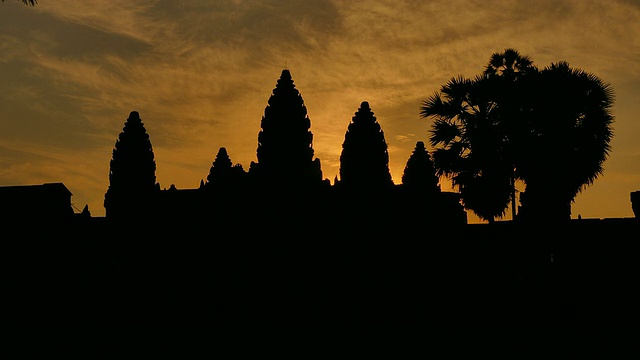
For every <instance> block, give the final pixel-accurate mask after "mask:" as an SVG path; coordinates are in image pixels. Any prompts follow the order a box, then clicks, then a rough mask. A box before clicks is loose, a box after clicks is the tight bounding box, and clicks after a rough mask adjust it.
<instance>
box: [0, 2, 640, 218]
mask: <svg viewBox="0 0 640 360" xmlns="http://www.w3.org/2000/svg"><path fill="white" fill-rule="evenodd" d="M506 48H514V49H516V50H518V51H519V52H520V54H522V55H526V56H529V57H531V58H532V59H533V61H534V64H535V65H537V66H538V67H540V68H542V67H545V66H547V65H550V64H551V63H555V62H559V61H567V62H568V63H569V65H570V66H571V67H573V68H580V69H582V70H585V71H588V72H590V73H593V74H595V75H596V76H598V77H599V78H600V79H602V80H603V81H604V82H607V83H609V84H611V86H612V88H613V90H614V91H615V103H614V107H613V115H614V117H615V121H614V124H613V128H614V136H613V139H612V142H611V146H612V151H611V154H610V156H609V159H608V160H607V161H606V162H605V163H604V169H605V171H604V174H603V175H602V176H600V177H599V178H598V179H597V180H596V181H595V183H594V184H593V185H591V186H589V187H587V188H586V189H585V190H584V191H583V192H582V193H581V194H579V195H578V196H577V197H576V200H575V203H574V204H573V206H572V217H573V218H576V217H577V216H578V214H580V215H581V216H582V217H583V218H617V217H632V216H633V212H632V210H631V203H630V200H629V194H630V192H631V191H635V190H640V141H638V137H639V136H640V117H639V115H638V114H640V1H637V0H607V1H595V0H567V1H556V0H541V1H536V2H530V1H518V0H510V1H495V0H488V1H461V0H447V1H429V2H426V1H425V2H420V1H412V0H389V1H383V0H368V1H367V0H364V1H320V0H304V1H303V0H298V1H294V0H282V1H259V0H253V1H252V0H219V1H196V0H187V1H179V2H177V1H156V0H148V1H136V2H131V1H124V0H122V1H112V0H94V1H84V2H83V1H80V2H78V1H72V0H56V1H53V0H39V1H38V4H37V5H36V6H33V7H32V6H26V5H24V4H23V3H22V2H20V1H11V0H8V1H5V2H0V79H1V81H0V88H1V91H0V94H1V95H0V186H10V185H31V184H42V183H48V182H62V183H64V184H65V185H66V186H67V188H69V190H70V191H71V192H72V193H73V196H72V202H73V204H74V206H75V207H76V208H77V209H79V210H81V209H82V208H83V207H84V205H85V204H88V205H89V210H90V211H91V213H92V215H93V216H104V206H103V200H104V194H105V192H106V190H107V188H108V186H109V178H108V175H109V161H110V160H111V155H112V151H113V148H114V145H115V141H116V140H117V138H118V135H119V134H120V132H121V131H122V128H123V126H124V123H125V121H126V119H127V117H128V115H129V113H130V112H131V111H134V110H135V111H138V112H139V113H140V117H141V118H142V121H143V123H144V125H145V128H146V129H147V132H148V134H149V136H150V138H151V143H152V145H153V150H154V153H155V160H156V164H157V171H156V177H157V182H158V183H159V184H160V187H161V188H169V187H170V186H171V185H172V184H173V185H175V186H176V187H177V188H179V189H183V188H184V189H188V188H197V187H198V186H199V184H200V181H201V180H203V179H206V176H207V174H208V173H209V169H210V167H211V164H212V162H213V160H214V159H215V155H216V154H217V152H218V150H219V148H220V147H226V148H227V151H228V153H229V156H230V158H231V161H232V162H233V163H239V164H242V166H243V167H244V168H245V170H248V168H249V165H250V163H251V161H256V148H257V136H258V132H259V131H260V120H261V118H262V115H263V114H264V109H265V107H266V105H267V100H268V99H269V96H270V95H271V92H272V90H273V88H274V87H275V85H276V81H277V80H278V78H279V76H280V73H281V71H282V70H283V69H284V68H285V67H286V68H288V69H289V70H290V71H291V75H292V77H293V81H294V84H295V85H296V88H297V89H298V90H299V91H300V93H301V95H302V98H303V100H304V102H305V105H306V107H307V110H308V115H309V118H310V120H311V131H312V133H313V135H314V143H313V147H314V150H315V157H316V158H319V159H320V161H321V164H322V171H323V177H324V178H328V179H330V180H331V181H332V182H333V179H334V178H335V177H336V176H337V175H339V157H340V152H341V151H342V142H343V141H344V135H345V132H346V130H347V126H348V124H349V122H350V121H351V118H352V116H353V115H354V113H355V112H356V111H357V110H358V107H359V105H360V103H361V102H362V101H368V102H369V103H370V105H371V109H372V111H373V112H374V114H375V116H376V117H377V119H378V122H379V123H380V125H381V126H382V129H383V131H384V133H385V138H386V141H387V143H388V146H389V156H390V169H391V173H392V176H393V180H394V182H395V183H400V182H401V177H402V172H403V170H404V166H405V165H406V161H407V159H408V158H409V156H410V155H411V152H412V151H413V149H414V147H415V144H416V142H417V141H424V142H425V144H427V145H428V131H429V129H430V122H429V121H428V120H426V119H422V118H420V115H419V113H420V105H421V103H422V101H424V100H426V99H427V97H428V96H429V95H431V94H432V93H434V92H435V91H438V90H439V89H440V87H441V86H442V85H443V84H445V83H446V82H447V81H448V80H449V79H450V78H451V77H454V76H457V75H462V76H465V77H473V76H475V75H477V74H479V73H481V72H482V70H483V68H484V66H485V65H486V64H487V62H488V61H489V58H490V56H491V54H493V53H495V52H501V51H504V49H506ZM428 149H429V150H431V148H430V147H428ZM549 176H553V174H549ZM441 186H442V188H443V190H450V185H449V181H448V180H446V179H442V180H441ZM518 190H524V189H518ZM79 210H77V211H79ZM469 214H470V215H469V220H470V222H475V220H474V219H475V217H474V216H473V215H472V214H471V212H469ZM509 214H510V213H509ZM508 218H510V216H509V215H507V217H505V219H508Z"/></svg>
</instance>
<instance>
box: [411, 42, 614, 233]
mask: <svg viewBox="0 0 640 360" xmlns="http://www.w3.org/2000/svg"><path fill="white" fill-rule="evenodd" d="M612 104H613V91H612V89H611V87H610V85H609V84H606V83H603V82H602V80H600V79H599V78H598V77H596V76H595V75H593V74H591V73H588V72H585V71H583V70H580V69H572V68H570V67H569V65H568V63H566V62H560V63H557V64H552V65H550V66H548V67H546V68H544V69H543V70H542V71H539V70H538V69H537V68H536V67H535V66H534V65H533V62H532V61H531V59H530V58H528V57H526V56H521V55H520V54H519V53H518V52H517V51H515V50H513V49H507V50H506V51H505V52H504V53H496V54H493V55H492V57H491V59H490V61H489V64H488V65H487V67H486V68H485V71H484V72H483V74H482V75H479V76H476V77H475V78H474V79H465V78H463V77H457V78H452V79H451V80H450V81H449V82H448V83H447V84H446V85H444V86H442V87H441V90H440V92H436V93H435V94H433V95H432V96H431V97H429V98H428V99H427V100H426V101H424V102H423V104H422V107H421V113H420V114H421V116H422V117H423V118H432V119H433V120H434V122H433V124H432V130H431V131H430V133H431V135H430V139H429V140H430V143H431V145H432V146H433V147H434V148H435V151H434V153H433V159H434V166H435V167H436V169H437V172H438V175H444V176H446V177H449V178H450V179H451V180H452V183H453V185H454V187H457V188H458V189H459V191H460V194H461V197H462V200H463V203H464V206H465V208H466V209H468V210H472V211H473V212H474V213H476V214H477V215H478V216H479V217H480V218H481V219H484V220H487V221H489V222H492V221H493V220H494V218H495V217H501V216H502V215H504V213H505V212H506V209H507V208H508V206H509V205H508V204H509V201H511V203H512V211H514V218H515V182H516V180H520V181H522V182H524V184H525V192H524V193H522V194H521V197H520V204H521V207H520V212H521V214H520V215H523V216H518V217H519V218H522V219H526V218H528V219H541V218H544V219H554V220H560V219H568V218H570V214H571V203H572V202H573V200H574V198H575V196H576V195H577V194H578V193H579V192H580V191H582V190H583V189H584V188H586V186H588V185H591V184H592V183H593V181H594V180H595V179H596V178H597V177H598V176H599V175H601V174H602V172H603V167H602V165H603V163H604V161H605V160H606V159H607V157H608V154H609V151H610V145H609V142H610V140H611V137H612V128H611V125H612V122H613V116H612V114H611V107H612Z"/></svg>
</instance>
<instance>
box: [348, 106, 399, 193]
mask: <svg viewBox="0 0 640 360" xmlns="http://www.w3.org/2000/svg"><path fill="white" fill-rule="evenodd" d="M340 186H341V187H342V188H347V189H350V190H355V189H359V190H366V189H381V188H382V189H384V188H389V187H391V186H393V181H392V179H391V173H390V172H389V153H388V151H387V142H386V140H385V138H384V132H383V131H382V128H381V127H380V124H379V123H378V122H377V120H376V117H375V116H374V114H373V112H372V111H371V108H370V107H369V103H368V102H367V101H363V102H362V103H361V104H360V108H359V109H358V111H357V112H356V113H355V115H354V116H353V117H352V121H351V123H349V125H348V127H347V132H346V133H345V137H344V142H343V144H342V153H341V154H340Z"/></svg>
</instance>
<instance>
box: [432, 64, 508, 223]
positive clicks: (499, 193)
mask: <svg viewBox="0 0 640 360" xmlns="http://www.w3.org/2000/svg"><path fill="white" fill-rule="evenodd" d="M495 86H496V81H495V80H494V78H493V77H491V76H489V75H486V74H483V75H478V76H476V77H475V78H474V79H466V78H464V77H462V76H458V77H454V78H451V79H450V80H449V82H447V83H446V84H445V85H443V86H442V87H441V89H440V91H439V92H435V93H434V94H432V95H431V96H430V97H429V98H428V99H427V100H426V101H424V102H423V105H422V107H421V113H420V114H421V116H422V117H424V118H433V119H434V122H433V124H432V129H431V130H430V137H429V142H430V144H431V145H432V146H433V147H434V148H435V150H434V152H433V154H432V155H433V161H434V166H435V167H436V170H437V174H438V176H445V177H448V178H450V179H451V181H452V184H453V186H454V187H455V188H458V190H459V191H460V194H461V196H462V201H463V203H464V207H465V208H466V209H468V210H472V211H473V212H474V213H476V215H478V216H479V217H480V218H481V219H483V220H487V221H490V222H492V221H493V220H494V219H495V218H496V217H500V216H502V215H504V213H505V211H506V209H507V208H508V204H509V200H510V199H511V195H512V191H511V181H510V179H511V177H512V173H513V166H512V161H511V159H510V154H508V152H507V151H506V149H507V147H506V146H505V143H506V141H507V139H508V137H507V136H506V134H505V127H504V126H503V123H501V122H500V121H499V119H500V116H499V113H498V107H497V103H496V100H495V98H494V97H492V96H493V95H494V94H492V92H491V91H489V89H491V88H492V87H495Z"/></svg>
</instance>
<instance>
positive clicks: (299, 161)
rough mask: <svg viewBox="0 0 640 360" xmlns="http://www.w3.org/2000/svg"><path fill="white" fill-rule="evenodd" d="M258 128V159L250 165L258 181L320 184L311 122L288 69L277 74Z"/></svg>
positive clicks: (320, 178)
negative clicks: (278, 76) (275, 82)
mask: <svg viewBox="0 0 640 360" xmlns="http://www.w3.org/2000/svg"><path fill="white" fill-rule="evenodd" d="M260 127H261V130H260V132H259V133H258V149H257V151H256V155H257V158H258V161H257V162H252V163H251V165H250V168H249V173H250V174H251V175H252V176H253V177H254V178H256V179H257V181H258V182H259V183H260V184H262V185H268V186H284V187H289V188H291V187H293V188H298V189H299V188H306V187H309V186H314V185H319V184H321V183H322V170H321V168H320V160H319V159H314V158H313V157H314V151H313V134H312V133H311V131H310V128H311V121H310V120H309V117H308V116H307V108H306V106H305V105H304V101H303V100H302V96H301V95H300V92H299V91H298V89H296V87H295V85H294V83H293V79H292V77H291V73H290V72H289V70H288V69H284V70H282V73H281V74H280V79H278V81H277V84H276V87H275V89H274V90H273V92H272V94H271V96H270V97H269V101H268V105H267V107H266V108H265V110H264V115H263V116H262V121H261V123H260Z"/></svg>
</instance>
